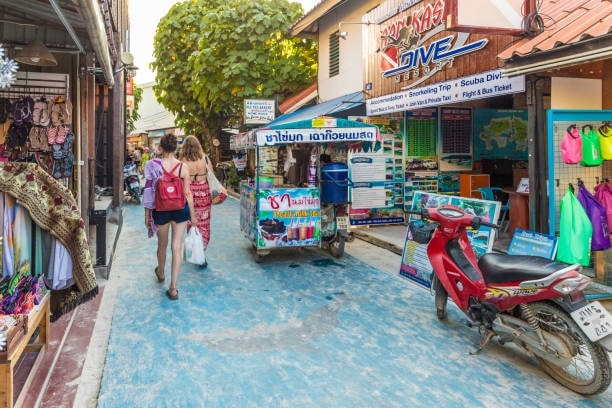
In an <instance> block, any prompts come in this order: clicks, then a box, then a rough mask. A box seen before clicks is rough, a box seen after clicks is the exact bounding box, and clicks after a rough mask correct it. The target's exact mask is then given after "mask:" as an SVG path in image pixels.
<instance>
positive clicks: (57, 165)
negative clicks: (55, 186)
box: [53, 160, 62, 179]
mask: <svg viewBox="0 0 612 408" xmlns="http://www.w3.org/2000/svg"><path fill="white" fill-rule="evenodd" d="M53 178H55V179H61V178H62V163H61V162H60V161H59V160H55V162H54V163H53Z"/></svg>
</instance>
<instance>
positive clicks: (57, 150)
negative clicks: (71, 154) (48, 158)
mask: <svg viewBox="0 0 612 408" xmlns="http://www.w3.org/2000/svg"><path fill="white" fill-rule="evenodd" d="M65 157H66V151H65V150H64V149H62V145H60V144H54V145H53V158H54V159H55V160H61V159H63V158H65Z"/></svg>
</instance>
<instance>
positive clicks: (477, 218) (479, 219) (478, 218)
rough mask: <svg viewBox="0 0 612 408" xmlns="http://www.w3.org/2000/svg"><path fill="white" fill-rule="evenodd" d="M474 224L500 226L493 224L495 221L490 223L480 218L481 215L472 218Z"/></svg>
mask: <svg viewBox="0 0 612 408" xmlns="http://www.w3.org/2000/svg"><path fill="white" fill-rule="evenodd" d="M472 225H474V226H475V227H479V226H481V225H484V226H485V227H490V228H499V225H497V224H493V223H490V222H484V221H483V220H482V218H480V217H474V219H473V220H472Z"/></svg>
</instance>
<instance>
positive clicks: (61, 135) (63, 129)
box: [55, 126, 69, 144]
mask: <svg viewBox="0 0 612 408" xmlns="http://www.w3.org/2000/svg"><path fill="white" fill-rule="evenodd" d="M68 130H69V129H68V126H59V127H58V128H57V136H56V138H55V143H57V144H62V143H64V140H66V136H67V135H68Z"/></svg>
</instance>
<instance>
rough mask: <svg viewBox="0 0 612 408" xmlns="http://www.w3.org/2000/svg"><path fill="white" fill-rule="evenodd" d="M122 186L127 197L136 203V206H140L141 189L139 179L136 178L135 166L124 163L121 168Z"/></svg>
mask: <svg viewBox="0 0 612 408" xmlns="http://www.w3.org/2000/svg"><path fill="white" fill-rule="evenodd" d="M123 186H124V189H125V191H126V193H127V194H128V196H130V197H131V198H132V199H133V200H134V201H136V204H140V194H141V192H142V189H141V187H140V177H139V176H138V170H137V169H136V164H134V163H126V164H125V165H124V166H123Z"/></svg>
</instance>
